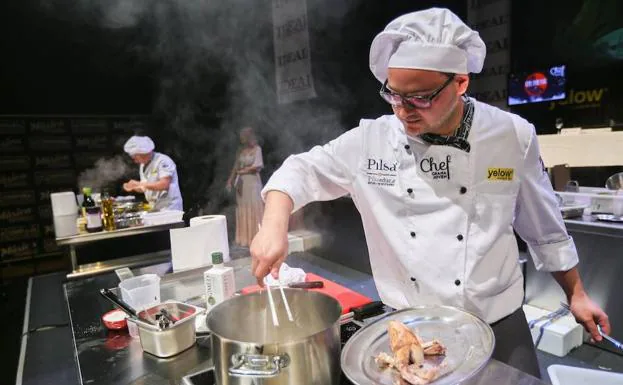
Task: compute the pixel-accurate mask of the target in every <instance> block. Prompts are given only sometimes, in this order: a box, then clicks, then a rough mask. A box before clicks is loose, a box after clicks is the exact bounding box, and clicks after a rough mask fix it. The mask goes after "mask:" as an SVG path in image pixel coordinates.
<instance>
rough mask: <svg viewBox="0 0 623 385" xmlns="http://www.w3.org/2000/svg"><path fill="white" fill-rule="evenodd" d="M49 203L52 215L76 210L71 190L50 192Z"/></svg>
mask: <svg viewBox="0 0 623 385" xmlns="http://www.w3.org/2000/svg"><path fill="white" fill-rule="evenodd" d="M50 203H51V204H52V215H54V216H63V215H71V214H75V213H77V212H78V204H77V203H76V195H75V194H74V193H73V192H72V191H64V192H56V193H51V194H50Z"/></svg>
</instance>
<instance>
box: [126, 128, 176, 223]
mask: <svg viewBox="0 0 623 385" xmlns="http://www.w3.org/2000/svg"><path fill="white" fill-rule="evenodd" d="M154 148H155V145H154V142H153V140H151V138H150V137H149V136H132V137H131V138H130V139H128V141H127V142H125V145H124V146H123V149H124V151H125V152H126V153H128V155H130V156H131V157H132V160H133V161H134V163H136V164H139V165H140V166H139V174H140V179H141V180H140V181H137V180H134V179H132V180H129V181H128V182H126V183H124V184H123V188H124V190H125V191H128V192H139V193H144V194H145V199H147V201H148V202H149V203H150V204H151V205H152V208H153V210H158V211H159V210H180V211H182V210H183V204H182V194H181V193H180V187H179V182H178V179H177V169H176V167H175V162H173V160H172V159H171V158H169V157H168V156H166V155H164V154H161V153H159V152H155V151H154Z"/></svg>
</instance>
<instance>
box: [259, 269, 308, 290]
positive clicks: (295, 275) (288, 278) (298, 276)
mask: <svg viewBox="0 0 623 385" xmlns="http://www.w3.org/2000/svg"><path fill="white" fill-rule="evenodd" d="M306 277H307V273H305V270H303V269H301V268H298V267H290V266H288V265H287V264H286V263H282V264H281V267H280V268H279V280H276V279H275V278H273V276H272V275H271V274H268V275H267V276H266V277H264V284H266V285H268V286H279V283H281V284H282V285H283V286H288V285H289V284H291V283H299V282H305V278H306Z"/></svg>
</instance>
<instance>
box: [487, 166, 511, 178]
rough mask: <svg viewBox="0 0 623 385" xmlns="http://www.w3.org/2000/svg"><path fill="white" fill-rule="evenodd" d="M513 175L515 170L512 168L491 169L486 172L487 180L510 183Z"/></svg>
mask: <svg viewBox="0 0 623 385" xmlns="http://www.w3.org/2000/svg"><path fill="white" fill-rule="evenodd" d="M514 174H515V169H512V168H500V167H492V168H489V169H488V170H487V179H488V180H506V181H511V180H513V176H514Z"/></svg>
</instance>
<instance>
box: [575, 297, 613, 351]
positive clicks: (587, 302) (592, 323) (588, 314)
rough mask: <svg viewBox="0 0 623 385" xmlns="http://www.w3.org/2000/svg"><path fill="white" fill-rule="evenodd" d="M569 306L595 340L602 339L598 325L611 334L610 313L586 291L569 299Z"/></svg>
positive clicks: (576, 318) (577, 319)
mask: <svg viewBox="0 0 623 385" xmlns="http://www.w3.org/2000/svg"><path fill="white" fill-rule="evenodd" d="M569 308H570V310H571V313H572V314H573V316H574V317H575V320H576V321H577V322H578V323H580V324H582V326H584V329H586V331H587V332H589V333H590V334H591V337H592V338H593V340H595V341H601V340H602V337H601V335H600V334H599V331H598V330H597V325H600V326H601V330H602V331H603V332H604V333H606V334H610V321H609V320H608V315H607V314H606V313H605V312H604V311H603V310H602V309H601V308H600V307H599V305H597V304H596V303H595V302H593V300H591V299H590V297H589V296H588V295H587V294H586V293H581V294H575V295H574V296H572V297H571V299H570V301H569Z"/></svg>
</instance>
